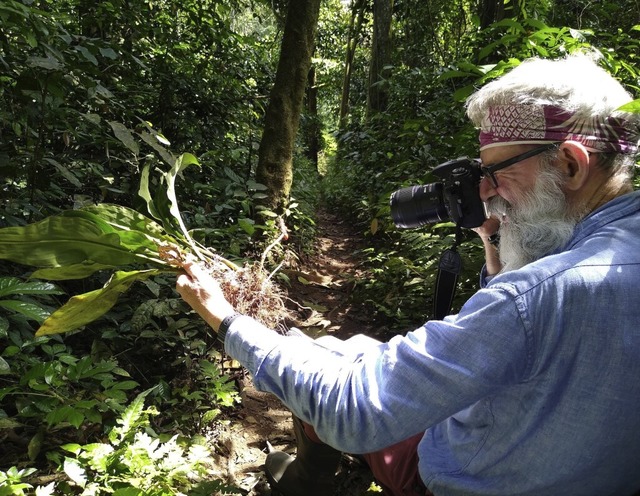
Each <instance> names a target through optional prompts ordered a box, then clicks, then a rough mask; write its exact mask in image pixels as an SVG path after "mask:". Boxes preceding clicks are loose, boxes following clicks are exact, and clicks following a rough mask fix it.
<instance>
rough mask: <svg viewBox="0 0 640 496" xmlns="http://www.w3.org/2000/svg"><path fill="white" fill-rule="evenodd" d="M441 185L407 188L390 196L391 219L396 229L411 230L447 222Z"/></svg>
mask: <svg viewBox="0 0 640 496" xmlns="http://www.w3.org/2000/svg"><path fill="white" fill-rule="evenodd" d="M443 189H444V188H443V185H442V183H431V184H423V185H420V186H409V187H408V188H402V189H399V190H398V191H395V192H393V193H392V194H391V199H390V205H391V218H392V219H393V223H394V224H395V225H396V227H405V228H413V227H420V226H424V225H425V224H431V223H434V222H444V221H447V220H449V213H448V212H447V208H446V206H445V203H444V200H443Z"/></svg>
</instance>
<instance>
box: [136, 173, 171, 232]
mask: <svg viewBox="0 0 640 496" xmlns="http://www.w3.org/2000/svg"><path fill="white" fill-rule="evenodd" d="M149 170H150V168H149V166H145V167H144V168H143V170H142V177H141V179H140V188H139V189H138V195H139V196H140V197H141V198H143V199H144V200H145V201H146V202H147V210H148V212H149V214H150V215H151V216H152V217H153V218H155V219H156V220H158V221H160V222H162V225H163V227H164V229H165V231H166V232H167V233H170V234H172V235H175V236H180V235H181V233H180V227H179V225H178V224H177V223H176V222H174V219H173V217H172V215H171V212H170V201H169V199H168V197H167V192H166V190H164V189H160V190H159V191H158V192H156V194H155V195H151V191H150V190H149ZM162 177H163V179H164V174H163V176H162Z"/></svg>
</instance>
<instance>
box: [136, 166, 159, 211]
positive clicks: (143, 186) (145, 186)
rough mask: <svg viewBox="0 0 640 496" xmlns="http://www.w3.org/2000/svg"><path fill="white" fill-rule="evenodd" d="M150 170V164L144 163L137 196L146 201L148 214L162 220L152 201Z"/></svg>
mask: <svg viewBox="0 0 640 496" xmlns="http://www.w3.org/2000/svg"><path fill="white" fill-rule="evenodd" d="M150 170H151V166H150V165H149V164H146V165H145V166H144V167H143V168H142V173H141V174H140V186H139V188H138V196H139V197H140V198H142V199H143V200H144V201H145V202H147V211H148V212H149V214H150V215H151V216H152V217H154V218H155V219H158V220H162V219H161V218H160V215H159V213H158V210H157V208H156V205H155V202H154V201H153V197H152V196H151V191H150V190H149V171H150Z"/></svg>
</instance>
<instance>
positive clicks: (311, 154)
mask: <svg viewBox="0 0 640 496" xmlns="http://www.w3.org/2000/svg"><path fill="white" fill-rule="evenodd" d="M307 117H308V119H309V123H308V125H307V136H306V138H307V140H306V141H307V157H308V158H309V160H311V162H312V163H313V164H314V165H315V167H316V171H317V170H318V154H319V153H320V121H319V118H318V86H317V84H316V68H315V66H313V65H312V66H311V68H310V69H309V76H308V83H307Z"/></svg>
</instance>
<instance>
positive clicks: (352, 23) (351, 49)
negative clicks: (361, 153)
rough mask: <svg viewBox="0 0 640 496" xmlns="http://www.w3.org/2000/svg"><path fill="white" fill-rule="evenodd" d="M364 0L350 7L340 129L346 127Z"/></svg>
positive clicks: (358, 0)
mask: <svg viewBox="0 0 640 496" xmlns="http://www.w3.org/2000/svg"><path fill="white" fill-rule="evenodd" d="M364 7H365V2H364V0H357V1H356V2H354V3H353V5H352V7H351V19H350V20H349V30H348V32H347V50H346V54H345V57H344V77H343V79H342V97H341V100H340V121H339V126H338V128H339V129H340V130H341V131H342V130H344V129H345V128H346V127H347V117H348V115H349V94H350V93H351V70H352V65H353V56H354V54H355V53H356V47H357V46H358V39H359V37H360V29H361V28H362V22H363V20H364V12H365V8H364ZM356 19H357V20H356Z"/></svg>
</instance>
